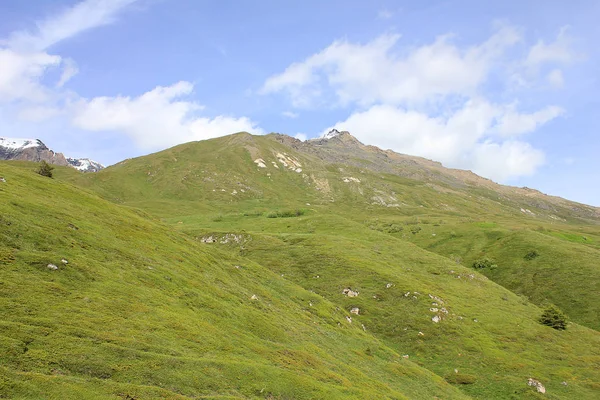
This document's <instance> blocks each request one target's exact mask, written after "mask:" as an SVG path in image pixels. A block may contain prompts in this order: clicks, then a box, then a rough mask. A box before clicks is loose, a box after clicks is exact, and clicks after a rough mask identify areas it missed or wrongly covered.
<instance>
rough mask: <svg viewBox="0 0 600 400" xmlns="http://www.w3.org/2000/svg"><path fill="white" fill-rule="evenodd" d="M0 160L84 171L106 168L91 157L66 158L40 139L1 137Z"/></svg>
mask: <svg viewBox="0 0 600 400" xmlns="http://www.w3.org/2000/svg"><path fill="white" fill-rule="evenodd" d="M0 160H18V161H32V162H40V161H46V162H47V163H49V164H54V165H61V166H65V167H66V166H70V167H73V168H75V169H77V170H79V171H82V172H97V171H100V170H101V169H103V168H104V166H103V165H102V164H100V163H97V162H95V161H93V160H90V159H89V158H66V157H65V156H64V155H63V154H62V153H55V152H54V151H52V150H50V149H49V148H48V146H46V145H45V144H44V143H43V142H42V141H41V140H39V139H11V138H5V137H0Z"/></svg>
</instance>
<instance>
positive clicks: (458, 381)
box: [446, 373, 477, 385]
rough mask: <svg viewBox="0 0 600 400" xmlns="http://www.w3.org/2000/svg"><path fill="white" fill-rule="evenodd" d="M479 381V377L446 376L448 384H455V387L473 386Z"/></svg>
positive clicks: (458, 374)
mask: <svg viewBox="0 0 600 400" xmlns="http://www.w3.org/2000/svg"><path fill="white" fill-rule="evenodd" d="M475 381H477V377H476V376H474V375H470V374H460V373H456V374H452V375H448V376H446V382H448V383H453V384H455V385H472V384H474V383H475Z"/></svg>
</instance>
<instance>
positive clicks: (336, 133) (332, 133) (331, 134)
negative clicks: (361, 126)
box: [320, 129, 341, 139]
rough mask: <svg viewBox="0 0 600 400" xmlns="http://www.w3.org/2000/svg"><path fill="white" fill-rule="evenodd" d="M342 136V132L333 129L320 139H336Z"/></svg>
mask: <svg viewBox="0 0 600 400" xmlns="http://www.w3.org/2000/svg"><path fill="white" fill-rule="evenodd" d="M340 134H341V132H340V131H338V130H337V129H332V130H330V131H329V132H327V133H325V134H324V135H323V136H321V137H320V139H333V138H334V137H336V136H339V135H340Z"/></svg>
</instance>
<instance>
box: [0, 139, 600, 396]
mask: <svg viewBox="0 0 600 400" xmlns="http://www.w3.org/2000/svg"><path fill="white" fill-rule="evenodd" d="M0 170H2V175H3V176H4V177H5V181H6V182H4V183H2V182H0V196H1V197H3V198H6V199H7V201H4V202H0V216H1V219H0V238H1V239H0V265H1V266H2V268H0V282H2V284H0V301H1V302H2V307H0V313H2V314H1V320H2V321H3V322H2V324H0V327H1V328H2V329H3V330H2V331H0V347H1V348H0V354H7V356H4V358H3V359H2V361H3V362H2V363H1V364H2V365H1V366H0V370H1V371H2V372H1V373H0V376H5V377H6V378H4V381H0V382H2V384H0V396H4V397H8V398H39V397H43V396H46V397H49V398H68V397H66V396H65V393H66V392H68V393H69V394H70V395H71V394H72V398H93V397H94V396H95V397H96V398H110V396H113V398H140V399H141V398H194V397H195V398H198V397H202V398H240V399H241V398H256V399H286V398H294V399H335V398H340V399H342V398H344V399H345V398H350V399H352V398H357V399H359V398H360V399H370V398H373V399H380V398H381V399H385V398H389V399H403V398H409V399H431V398H439V399H452V398H465V399H467V398H472V399H539V398H553V399H575V398H576V399H595V398H597V397H598V393H599V391H600V387H599V386H598V382H600V373H599V371H600V368H599V366H600V332H599V330H600V306H599V304H600V287H599V286H598V285H599V284H600V267H599V265H600V225H599V220H600V217H599V213H598V211H599V210H598V209H597V208H595V207H591V206H587V205H583V204H579V203H575V202H571V201H568V200H565V199H561V198H558V197H553V196H546V195H544V194H542V193H540V192H538V191H535V190H532V189H527V188H515V187H509V186H502V185H498V184H496V183H494V182H492V181H489V180H487V179H484V178H481V177H478V176H477V175H475V174H473V173H471V172H468V171H460V170H452V169H446V168H444V167H443V166H442V165H441V164H439V163H436V162H434V161H430V160H426V159H423V158H419V157H412V156H407V155H402V154H397V153H394V152H392V151H389V150H382V149H378V148H376V147H373V146H368V145H364V144H362V143H360V141H358V140H357V139H356V138H354V137H353V136H352V135H351V134H350V133H348V132H343V131H335V132H331V133H330V134H329V135H326V136H324V137H322V138H319V139H315V140H310V141H305V142H303V141H300V140H297V139H294V138H292V137H289V136H287V135H282V134H270V135H265V136H253V135H250V134H247V133H238V134H234V135H230V136H226V137H221V138H217V139H212V140H207V141H201V142H192V143H186V144H182V145H179V146H176V147H173V148H170V149H167V150H164V151H161V152H158V153H154V154H150V155H147V156H144V157H139V158H134V159H128V160H124V161H122V162H120V163H118V164H116V165H113V166H110V167H108V168H106V169H103V170H101V171H99V172H97V173H95V174H77V173H75V171H73V170H72V169H71V168H66V167H57V168H56V170H55V174H54V179H47V178H43V177H41V176H39V175H37V174H35V173H34V172H32V169H31V168H30V166H29V165H28V164H26V163H25V164H24V163H17V162H9V161H4V162H2V163H0ZM62 259H64V260H65V261H67V263H66V264H64V263H62ZM482 260H485V261H486V262H481V261H482ZM487 260H489V262H487ZM50 264H51V265H53V266H56V269H54V267H51V268H49V267H48V265H50ZM474 265H475V266H476V267H474ZM482 266H483V267H482ZM549 304H554V305H556V306H558V307H559V308H561V309H562V310H563V311H564V312H565V313H566V314H567V316H568V319H569V323H568V326H567V329H566V330H564V331H559V330H555V329H552V328H551V327H548V326H545V325H543V324H541V323H540V321H539V319H540V316H541V314H542V312H543V310H544V309H545V308H546V307H547V306H548V305H549ZM542 387H543V389H542ZM542 391H543V392H544V393H542Z"/></svg>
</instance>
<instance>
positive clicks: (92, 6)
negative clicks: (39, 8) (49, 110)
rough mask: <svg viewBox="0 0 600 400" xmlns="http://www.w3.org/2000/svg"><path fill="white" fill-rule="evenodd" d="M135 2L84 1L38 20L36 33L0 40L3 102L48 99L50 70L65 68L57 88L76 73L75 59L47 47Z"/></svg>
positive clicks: (111, 17) (103, 21) (19, 33)
mask: <svg viewBox="0 0 600 400" xmlns="http://www.w3.org/2000/svg"><path fill="white" fill-rule="evenodd" d="M134 1H136V0H85V1H83V2H80V3H77V4H75V5H74V6H72V7H70V8H67V9H65V10H64V11H63V12H62V13H60V14H58V15H54V16H51V17H49V18H47V19H45V20H43V21H39V22H37V23H36V27H37V29H36V31H35V32H33V33H32V32H29V31H17V32H13V33H12V34H11V35H10V36H9V37H8V38H7V39H3V40H0V102H12V101H19V100H25V101H33V102H42V101H46V100H47V99H48V98H49V97H50V96H51V93H52V89H50V88H49V87H47V86H46V85H45V84H44V83H43V82H42V80H43V78H44V75H45V74H46V72H47V71H48V70H49V69H51V68H57V67H59V66H62V68H63V71H62V75H61V77H60V79H59V81H58V82H57V83H56V85H55V86H56V88H61V87H62V86H63V85H64V84H65V83H66V82H67V81H68V80H69V79H71V78H72V77H73V76H74V75H75V74H76V73H77V66H76V64H75V62H74V61H73V60H71V59H63V58H62V57H60V56H58V55H51V54H49V53H48V52H47V49H48V47H50V46H52V45H53V44H56V43H58V42H60V41H62V40H65V39H68V38H70V37H72V36H75V35H77V34H79V33H81V32H83V31H86V30H89V29H92V28H94V27H97V26H101V25H105V24H108V23H110V22H112V21H114V19H115V17H116V15H117V13H118V12H119V11H121V10H122V9H123V8H124V7H125V6H127V5H130V4H131V3H133V2H134Z"/></svg>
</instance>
